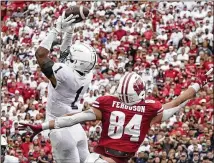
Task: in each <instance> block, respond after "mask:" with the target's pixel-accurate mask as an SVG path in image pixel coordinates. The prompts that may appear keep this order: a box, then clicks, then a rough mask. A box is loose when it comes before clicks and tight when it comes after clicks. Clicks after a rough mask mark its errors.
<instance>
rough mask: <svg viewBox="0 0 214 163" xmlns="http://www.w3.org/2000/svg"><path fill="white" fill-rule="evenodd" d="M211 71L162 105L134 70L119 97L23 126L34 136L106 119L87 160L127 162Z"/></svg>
mask: <svg viewBox="0 0 214 163" xmlns="http://www.w3.org/2000/svg"><path fill="white" fill-rule="evenodd" d="M212 70H213V69H210V70H209V71H208V72H207V74H206V75H205V74H204V75H201V76H198V80H197V82H196V83H193V84H192V85H191V86H190V87H189V88H188V89H187V90H186V91H184V92H183V93H182V94H181V95H180V96H178V97H177V98H176V99H174V100H172V101H171V102H169V103H166V104H163V105H162V104H161V103H160V102H158V101H153V100H145V95H146V88H145V84H144V82H143V80H142V78H141V77H140V76H139V75H138V74H136V73H134V72H132V73H127V74H125V75H124V76H123V77H122V78H121V80H120V82H119V85H118V88H117V96H109V95H107V96H101V97H99V98H97V99H96V101H95V102H94V103H93V105H92V108H90V109H89V110H86V111H84V112H81V113H77V114H74V115H67V116H65V117H59V118H57V119H56V120H52V121H49V122H45V123H42V124H40V125H31V124H22V126H20V129H25V128H26V127H27V128H30V129H31V130H33V132H34V135H35V134H38V133H39V132H41V131H42V130H46V129H57V128H63V127H68V126H72V125H74V124H77V123H81V122H84V121H90V120H101V121H102V128H103V131H102V135H101V138H100V140H99V143H98V145H97V147H96V148H95V149H94V151H95V152H96V153H91V154H90V155H89V156H88V158H87V160H86V161H85V163H89V162H90V163H98V162H99V163H101V162H102V163H126V162H128V159H129V158H130V157H131V156H134V154H135V152H136V151H137V149H138V148H139V146H140V145H141V143H142V142H143V140H144V138H145V136H146V134H147V132H148V130H149V129H150V126H151V125H153V124H154V123H159V122H161V121H165V120H167V119H169V118H170V117H171V116H172V115H173V114H175V113H176V112H178V111H179V110H180V109H181V108H182V107H184V106H185V104H186V103H187V102H188V101H189V99H191V98H193V97H194V96H195V94H196V93H197V92H198V91H199V90H200V88H202V87H203V86H204V85H206V84H207V83H208V82H209V81H211V80H210V79H209V75H210V74H211V72H212Z"/></svg>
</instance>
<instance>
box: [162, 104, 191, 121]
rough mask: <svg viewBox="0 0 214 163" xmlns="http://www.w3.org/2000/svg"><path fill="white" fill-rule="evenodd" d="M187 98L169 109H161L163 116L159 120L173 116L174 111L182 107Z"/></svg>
mask: <svg viewBox="0 0 214 163" xmlns="http://www.w3.org/2000/svg"><path fill="white" fill-rule="evenodd" d="M187 102H189V100H186V101H185V102H183V103H182V104H180V105H178V106H177V107H174V108H170V109H164V110H163V116H162V120H161V121H166V120H167V119H169V118H170V117H171V116H173V115H174V114H175V113H177V112H178V111H179V110H180V109H181V108H183V107H184V106H185V105H186V104H187Z"/></svg>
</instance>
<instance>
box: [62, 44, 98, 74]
mask: <svg viewBox="0 0 214 163" xmlns="http://www.w3.org/2000/svg"><path fill="white" fill-rule="evenodd" d="M66 53H67V54H66ZM65 54H66V56H64V57H65V58H64V59H65V62H64V63H65V64H66V65H68V66H69V67H71V68H73V69H75V70H77V71H80V72H82V73H89V72H90V71H91V70H92V69H93V68H94V66H95V64H96V62H97V54H96V51H95V49H94V48H93V47H92V46H91V45H89V44H85V43H77V44H73V45H72V46H71V47H70V48H69V50H68V51H67V52H65ZM62 57H63V56H62Z"/></svg>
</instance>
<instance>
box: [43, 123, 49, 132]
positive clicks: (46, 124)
mask: <svg viewBox="0 0 214 163" xmlns="http://www.w3.org/2000/svg"><path fill="white" fill-rule="evenodd" d="M48 129H49V121H48V122H44V123H42V130H48Z"/></svg>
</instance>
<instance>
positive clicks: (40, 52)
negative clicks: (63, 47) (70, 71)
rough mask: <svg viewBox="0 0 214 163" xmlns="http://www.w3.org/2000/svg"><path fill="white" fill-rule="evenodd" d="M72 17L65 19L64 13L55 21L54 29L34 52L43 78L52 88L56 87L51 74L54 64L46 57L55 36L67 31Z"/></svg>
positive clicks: (54, 79)
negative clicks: (43, 75) (46, 79)
mask: <svg viewBox="0 0 214 163" xmlns="http://www.w3.org/2000/svg"><path fill="white" fill-rule="evenodd" d="M72 16H73V15H71V16H69V17H67V18H64V17H65V13H64V12H63V15H62V16H60V17H59V18H58V19H57V23H56V27H53V28H52V29H51V31H50V32H49V33H48V35H47V37H45V39H44V40H43V41H42V42H41V44H40V46H39V47H38V49H37V50H36V54H35V55H36V59H37V62H38V64H39V66H40V67H41V70H42V72H43V73H44V74H45V76H46V77H47V78H48V79H49V80H50V81H51V83H52V84H53V86H56V78H55V76H54V74H53V69H52V67H53V65H54V62H53V61H52V60H51V59H50V58H49V57H48V54H49V51H50V49H51V46H52V43H53V41H54V40H55V39H56V37H57V35H58V34H59V33H61V32H62V31H64V30H68V28H70V27H71V26H72V23H73V21H75V19H72Z"/></svg>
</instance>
